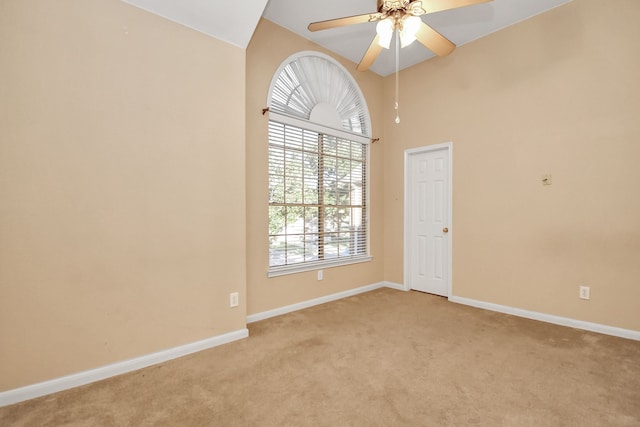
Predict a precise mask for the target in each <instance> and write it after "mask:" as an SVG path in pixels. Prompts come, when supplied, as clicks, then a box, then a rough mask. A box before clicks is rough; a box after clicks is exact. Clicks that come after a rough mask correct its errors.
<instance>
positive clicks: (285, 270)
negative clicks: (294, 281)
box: [267, 255, 373, 277]
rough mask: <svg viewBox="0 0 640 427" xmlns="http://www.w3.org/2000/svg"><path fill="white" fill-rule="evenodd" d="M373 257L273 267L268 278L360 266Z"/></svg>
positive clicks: (366, 256) (268, 273)
mask: <svg viewBox="0 0 640 427" xmlns="http://www.w3.org/2000/svg"><path fill="white" fill-rule="evenodd" d="M372 259H373V257H372V256H369V255H365V256H359V257H353V258H348V259H336V260H328V261H316V262H312V263H311V262H308V263H304V264H298V265H287V266H283V267H271V268H270V269H269V271H268V272H267V277H277V276H284V275H287V274H295V273H302V272H304V271H313V270H320V269H322V268H330V267H338V266H341V265H350V264H359V263H361V262H369V261H371V260H372Z"/></svg>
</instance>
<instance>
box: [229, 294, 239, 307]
mask: <svg viewBox="0 0 640 427" xmlns="http://www.w3.org/2000/svg"><path fill="white" fill-rule="evenodd" d="M237 306H238V293H237V292H231V293H230V294H229V307H237Z"/></svg>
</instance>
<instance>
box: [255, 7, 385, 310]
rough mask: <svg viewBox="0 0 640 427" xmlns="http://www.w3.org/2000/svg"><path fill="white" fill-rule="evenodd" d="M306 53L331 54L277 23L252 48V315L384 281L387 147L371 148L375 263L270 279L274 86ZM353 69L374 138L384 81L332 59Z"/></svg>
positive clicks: (264, 24) (265, 27)
mask: <svg viewBox="0 0 640 427" xmlns="http://www.w3.org/2000/svg"><path fill="white" fill-rule="evenodd" d="M304 50H315V51H320V52H323V53H327V54H329V52H327V51H325V50H323V49H321V48H320V47H319V46H317V45H315V44H313V43H311V42H310V41H308V40H306V39H303V38H301V37H299V36H296V35H295V34H293V33H291V32H289V31H288V30H285V29H284V28H282V27H279V26H277V25H275V24H273V23H272V22H271V21H267V20H262V21H260V23H259V25H258V28H257V29H256V32H255V34H254V35H253V38H252V39H251V43H250V44H249V47H248V49H247V87H246V89H247V312H248V313H249V314H256V313H261V312H263V311H267V310H271V309H274V308H279V307H283V306H286V305H289V304H293V303H297V302H301V301H306V300H309V299H312V298H318V297H321V296H325V295H329V294H333V293H336V292H341V291H344V290H348V289H352V288H356V287H359V286H364V285H370V284H373V283H377V282H380V281H382V279H383V259H384V252H383V251H384V249H383V208H382V201H383V199H382V185H383V184H382V183H383V165H382V147H381V146H380V145H379V144H378V145H373V146H371V163H370V165H371V183H370V192H371V212H370V225H371V254H372V255H373V261H372V262H367V263H361V264H355V265H350V266H342V267H335V268H329V269H325V270H324V280H322V281H318V280H317V275H316V272H315V271H310V272H305V273H298V274H291V275H287V276H280V277H274V278H267V270H268V267H269V260H268V252H269V245H268V243H269V241H268V239H267V234H268V221H267V220H268V211H267V202H268V192H267V190H268V179H267V174H268V169H267V166H268V162H267V159H268V150H267V137H268V132H267V124H268V116H263V115H262V114H261V110H262V108H264V107H265V106H266V102H267V95H268V91H269V85H270V83H271V79H272V78H273V75H274V74H275V72H276V71H277V69H278V67H279V66H280V64H281V63H282V62H283V61H284V60H285V59H287V58H288V57H289V56H290V55H292V54H294V53H297V52H299V51H304ZM332 56H333V57H334V58H335V59H336V60H338V61H339V62H340V63H342V65H344V66H345V68H346V69H347V70H349V71H352V75H353V76H354V78H355V79H356V81H357V83H358V85H359V86H360V89H361V90H362V92H363V94H364V96H365V98H366V101H367V104H368V107H369V112H370V114H371V121H372V128H373V135H374V136H380V135H381V134H382V125H381V123H382V109H381V108H382V89H383V84H382V78H381V77H379V76H377V75H375V74H373V73H371V72H366V73H360V72H357V71H355V67H356V64H354V63H352V62H350V61H347V60H344V59H342V58H339V57H336V56H335V55H332Z"/></svg>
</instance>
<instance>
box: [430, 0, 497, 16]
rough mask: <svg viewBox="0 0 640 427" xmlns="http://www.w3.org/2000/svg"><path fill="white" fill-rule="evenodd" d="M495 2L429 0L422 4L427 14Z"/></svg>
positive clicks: (488, 0)
mask: <svg viewBox="0 0 640 427" xmlns="http://www.w3.org/2000/svg"><path fill="white" fill-rule="evenodd" d="M490 1H493V0H429V1H424V2H422V8H423V9H424V10H426V11H427V13H434V12H442V11H443V10H449V9H457V8H459V7H465V6H473V5H474V4H480V3H487V2H490Z"/></svg>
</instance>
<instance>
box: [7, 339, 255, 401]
mask: <svg viewBox="0 0 640 427" xmlns="http://www.w3.org/2000/svg"><path fill="white" fill-rule="evenodd" d="M248 336H249V330H248V329H247V328H244V329H239V330H237V331H233V332H229V333H226V334H222V335H218V336H215V337H211V338H207V339H204V340H201V341H196V342H192V343H189V344H185V345H181V346H178V347H173V348H170V349H167V350H162V351H158V352H156V353H151V354H147V355H144V356H140V357H136V358H133V359H129V360H125V361H122V362H116V363H113V364H110V365H107V366H102V367H100V368H96V369H90V370H88V371H84V372H78V373H77V374H72V375H67V376H64V377H61V378H56V379H53V380H49V381H44V382H41V383H37V384H32V385H28V386H26V387H20V388H16V389H13V390H8V391H4V392H0V407H2V406H7V405H12V404H14V403H18V402H22V401H24V400H29V399H34V398H36V397H40V396H45V395H47V394H51V393H57V392H59V391H63V390H68V389H70V388H74V387H78V386H81V385H85V384H89V383H92V382H95V381H100V380H104V379H106V378H110V377H114V376H116V375H121V374H125V373H127V372H132V371H136V370H138V369H142V368H146V367H148V366H152V365H156V364H158V363H162V362H166V361H168V360H172V359H176V358H178V357H182V356H186V355H188V354H191V353H196V352H198V351H202V350H206V349H209V348H213V347H217V346H219V345H222V344H227V343H230V342H233V341H237V340H239V339H242V338H246V337H248Z"/></svg>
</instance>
